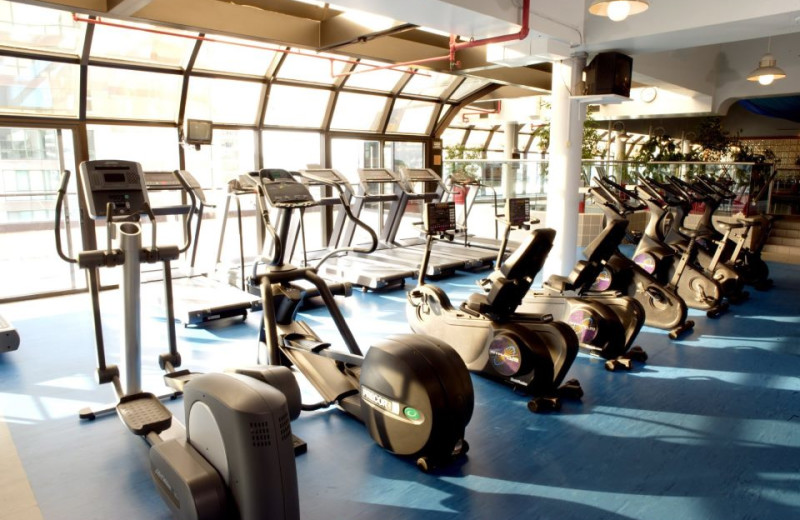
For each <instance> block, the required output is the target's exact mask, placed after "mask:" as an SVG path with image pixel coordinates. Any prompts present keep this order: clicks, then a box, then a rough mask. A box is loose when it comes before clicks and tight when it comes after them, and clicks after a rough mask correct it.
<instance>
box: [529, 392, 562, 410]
mask: <svg viewBox="0 0 800 520" xmlns="http://www.w3.org/2000/svg"><path fill="white" fill-rule="evenodd" d="M528 410H530V411H531V412H533V413H543V412H557V411H559V410H561V399H560V398H559V397H556V396H542V397H534V398H533V399H531V400H530V401H528Z"/></svg>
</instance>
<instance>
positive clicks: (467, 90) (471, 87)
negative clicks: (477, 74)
mask: <svg viewBox="0 0 800 520" xmlns="http://www.w3.org/2000/svg"><path fill="white" fill-rule="evenodd" d="M489 83H490V81H486V80H485V79H478V78H467V79H465V80H464V81H463V82H462V83H461V85H459V86H458V88H457V89H456V90H455V92H453V94H452V95H451V96H450V99H452V100H454V101H458V100H460V99H463V98H465V97H467V96H469V95H470V94H472V93H473V92H475V91H476V90H478V89H481V88H483V87H485V86H486V85H488V84H489Z"/></svg>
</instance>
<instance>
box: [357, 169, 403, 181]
mask: <svg viewBox="0 0 800 520" xmlns="http://www.w3.org/2000/svg"><path fill="white" fill-rule="evenodd" d="M358 177H359V178H360V179H361V184H368V183H378V182H395V181H397V176H396V175H395V174H394V173H393V172H392V171H391V170H387V169H386V168H359V169H358Z"/></svg>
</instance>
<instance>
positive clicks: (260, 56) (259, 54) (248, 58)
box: [194, 36, 278, 76]
mask: <svg viewBox="0 0 800 520" xmlns="http://www.w3.org/2000/svg"><path fill="white" fill-rule="evenodd" d="M211 38H213V39H214V40H220V41H222V42H229V43H220V41H204V42H203V44H202V45H201V46H200V52H198V53H197V59H196V60H195V62H194V69H195V70H207V71H213V72H229V73H232V74H247V75H250V76H264V75H266V73H267V69H268V68H269V66H270V64H272V61H273V60H274V59H275V57H276V56H278V53H277V52H275V51H272V50H268V49H266V48H264V49H260V48H255V47H259V46H261V45H262V44H259V43H258V42H251V41H247V40H240V39H236V38H226V37H224V36H212V37H211ZM265 47H266V46H265Z"/></svg>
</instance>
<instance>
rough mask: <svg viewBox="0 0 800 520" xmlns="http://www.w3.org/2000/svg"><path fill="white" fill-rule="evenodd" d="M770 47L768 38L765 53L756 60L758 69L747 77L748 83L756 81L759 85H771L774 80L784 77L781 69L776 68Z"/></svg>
mask: <svg viewBox="0 0 800 520" xmlns="http://www.w3.org/2000/svg"><path fill="white" fill-rule="evenodd" d="M771 47H772V38H769V39H768V40H767V53H766V54H765V55H763V56H761V59H760V60H758V68H757V69H756V70H754V71H753V72H751V73H750V74H749V75H748V76H747V79H748V80H749V81H758V82H759V83H760V84H761V85H771V84H772V82H773V81H775V80H776V79H782V78H785V77H786V73H785V72H783V69H781V68H780V67H778V60H776V59H775V56H773V55H772V54H771V53H770V48H771Z"/></svg>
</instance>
